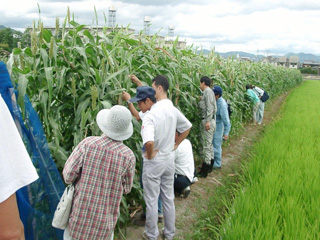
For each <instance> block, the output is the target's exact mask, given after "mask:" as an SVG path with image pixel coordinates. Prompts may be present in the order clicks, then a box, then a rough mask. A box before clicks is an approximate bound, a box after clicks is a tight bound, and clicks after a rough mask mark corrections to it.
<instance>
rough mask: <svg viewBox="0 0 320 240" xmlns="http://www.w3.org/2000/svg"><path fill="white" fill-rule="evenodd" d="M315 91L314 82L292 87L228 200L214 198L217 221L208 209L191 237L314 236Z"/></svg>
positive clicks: (318, 127) (318, 229) (318, 230)
mask: <svg viewBox="0 0 320 240" xmlns="http://www.w3.org/2000/svg"><path fill="white" fill-rule="evenodd" d="M319 92H320V82H316V81H306V82H305V83H304V84H303V85H302V86H301V87H299V88H297V89H295V90H294V91H292V93H291V94H290V95H289V97H288V98H287V102H286V104H285V105H284V107H283V109H282V115H281V118H280V120H278V121H277V122H275V123H273V124H272V125H271V126H269V127H268V128H267V129H266V131H265V133H264V135H263V138H262V139H261V141H260V142H258V143H257V144H256V145H255V147H254V148H253V150H252V157H251V158H250V159H248V161H245V163H244V164H243V173H242V174H241V178H240V181H239V183H238V184H237V185H236V186H235V187H234V188H233V193H234V194H235V197H234V198H233V200H232V201H231V200H230V196H229V197H225V200H219V201H220V202H224V203H225V206H226V207H227V210H226V211H225V212H222V213H220V214H221V215H222V216H223V215H225V216H224V217H223V218H220V220H221V219H222V223H221V225H219V224H218V221H217V219H216V218H217V215H216V214H217V213H216V214H213V211H217V210H215V208H214V207H212V211H211V212H210V211H208V213H207V214H203V215H202V216H201V218H200V219H199V221H198V222H200V223H202V224H203V225H202V226H201V225H199V224H198V225H197V226H196V227H197V229H198V230H196V231H195V233H194V235H193V239H220V238H221V239H259V240H260V239H288V240H289V239H320V222H319V215H320V208H319V202H320V184H319V182H320V177H319V172H320V124H319V119H320V111H319V103H320V94H319ZM220 196H223V195H220ZM212 198H214V196H213V197H212ZM211 203H213V201H212V199H210V200H209V204H211ZM220 210H221V209H220ZM211 215H212V216H211ZM199 229H202V231H201V230H199Z"/></svg>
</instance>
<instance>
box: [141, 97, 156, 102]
mask: <svg viewBox="0 0 320 240" xmlns="http://www.w3.org/2000/svg"><path fill="white" fill-rule="evenodd" d="M147 98H149V99H150V100H151V102H153V103H156V102H157V99H156V97H155V96H150V97H147ZM147 98H144V99H142V100H140V101H142V102H144V103H145V102H146V100H147Z"/></svg>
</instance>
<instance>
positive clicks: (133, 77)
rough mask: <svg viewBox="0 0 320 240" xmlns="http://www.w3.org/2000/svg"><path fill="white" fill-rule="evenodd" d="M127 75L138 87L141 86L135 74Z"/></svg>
mask: <svg viewBox="0 0 320 240" xmlns="http://www.w3.org/2000/svg"><path fill="white" fill-rule="evenodd" d="M128 77H129V78H130V79H131V81H132V82H133V83H134V84H136V85H137V86H138V87H140V86H142V83H141V81H140V80H139V78H137V77H136V75H134V74H132V75H128Z"/></svg>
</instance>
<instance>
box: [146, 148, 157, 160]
mask: <svg viewBox="0 0 320 240" xmlns="http://www.w3.org/2000/svg"><path fill="white" fill-rule="evenodd" d="M158 152H159V149H157V150H155V151H153V152H152V153H151V156H150V157H148V154H147V152H145V155H144V156H145V157H146V158H147V159H149V160H151V159H152V158H154V157H155V156H156V155H157V153H158Z"/></svg>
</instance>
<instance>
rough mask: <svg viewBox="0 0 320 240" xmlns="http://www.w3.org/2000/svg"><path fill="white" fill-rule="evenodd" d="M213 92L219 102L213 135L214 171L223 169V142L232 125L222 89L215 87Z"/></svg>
mask: <svg viewBox="0 0 320 240" xmlns="http://www.w3.org/2000/svg"><path fill="white" fill-rule="evenodd" d="M213 92H214V95H215V97H216V102H217V113H216V131H215V132H214V134H213V150H214V164H213V165H212V166H211V169H210V170H211V171H212V169H221V156H222V148H221V145H222V140H224V141H225V140H227V139H228V136H229V132H230V129H231V123H230V118H229V113H228V104H227V102H226V100H224V98H223V97H222V88H221V87H220V86H217V85H216V86H214V87H213Z"/></svg>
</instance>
